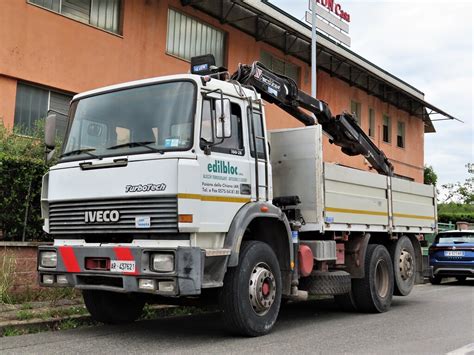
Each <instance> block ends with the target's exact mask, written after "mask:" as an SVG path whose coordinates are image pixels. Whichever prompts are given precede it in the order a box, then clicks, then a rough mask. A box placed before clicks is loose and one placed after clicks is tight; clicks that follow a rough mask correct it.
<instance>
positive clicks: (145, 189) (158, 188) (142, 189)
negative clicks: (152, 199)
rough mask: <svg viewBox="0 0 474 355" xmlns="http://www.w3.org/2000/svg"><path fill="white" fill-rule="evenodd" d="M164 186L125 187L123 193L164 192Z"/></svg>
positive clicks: (140, 185)
mask: <svg viewBox="0 0 474 355" xmlns="http://www.w3.org/2000/svg"><path fill="white" fill-rule="evenodd" d="M165 190H166V184H143V185H142V184H139V185H127V186H125V192H126V193H127V192H149V191H165Z"/></svg>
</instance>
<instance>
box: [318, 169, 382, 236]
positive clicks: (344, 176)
mask: <svg viewBox="0 0 474 355" xmlns="http://www.w3.org/2000/svg"><path fill="white" fill-rule="evenodd" d="M387 196H388V193H387V177H386V176H383V175H378V174H374V173H370V172H366V171H361V170H356V169H351V168H346V167H343V166H339V165H336V164H330V163H324V200H325V206H324V218H325V229H326V230H334V231H388V230H389V225H390V224H389V202H388V198H387Z"/></svg>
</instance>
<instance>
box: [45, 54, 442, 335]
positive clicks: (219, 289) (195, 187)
mask: <svg viewBox="0 0 474 355" xmlns="http://www.w3.org/2000/svg"><path fill="white" fill-rule="evenodd" d="M191 65H192V69H191V73H192V74H183V75H173V76H165V77H159V78H153V79H148V80H140V81H135V82H130V83H125V84H120V85H114V86H110V87H106V88H103V89H98V90H93V91H89V92H86V93H83V94H79V95H76V96H75V97H74V99H73V100H72V103H71V108H70V113H69V122H68V129H67V134H66V138H65V142H64V145H63V148H62V152H61V158H60V160H59V161H58V163H57V164H56V165H54V166H52V167H51V168H50V170H49V172H48V173H47V174H46V175H45V176H44V180H43V190H42V196H41V198H42V213H43V217H44V220H45V224H44V230H45V231H46V232H47V233H49V234H50V235H51V236H52V237H53V238H54V244H53V245H52V246H45V247H41V248H40V250H39V255H38V270H39V274H40V283H41V285H42V286H54V287H66V286H69V287H70V286H73V287H75V288H78V289H81V290H82V293H83V296H84V301H85V304H86V306H87V309H88V310H89V312H90V313H91V315H92V317H93V318H95V319H96V320H98V321H102V322H108V323H119V322H130V321H133V320H135V319H137V318H138V317H139V315H140V313H141V311H142V308H143V306H144V304H145V302H167V300H169V301H170V302H173V303H179V302H184V301H186V300H189V299H194V300H198V301H199V300H200V299H204V298H209V297H211V296H213V295H214V296H215V300H216V302H218V303H219V305H220V307H221V309H222V313H223V316H224V319H225V321H226V323H227V324H228V326H229V329H230V330H231V331H233V332H236V333H240V334H244V335H250V336H257V335H263V334H266V333H267V332H269V331H270V330H271V329H272V327H273V325H274V324H275V321H276V319H277V316H278V312H279V309H280V304H281V302H282V299H290V300H291V299H293V300H301V299H305V298H306V297H307V296H308V294H309V295H334V297H335V299H336V301H337V302H338V303H339V304H340V305H341V307H343V308H344V309H347V310H357V311H360V312H384V311H387V310H388V309H389V308H390V304H391V301H392V295H394V294H395V295H401V296H405V295H408V294H409V293H410V291H411V289H412V287H413V285H414V283H415V282H417V281H418V279H419V278H420V276H421V271H422V270H421V269H422V268H421V265H422V263H421V249H420V243H419V240H420V239H421V238H422V236H423V234H424V233H433V232H434V231H435V228H436V224H435V221H436V202H435V201H436V199H435V191H434V189H433V187H432V186H427V185H423V184H418V183H414V182H410V181H406V180H402V179H399V178H395V177H394V176H393V172H392V171H393V168H392V166H391V164H390V162H389V161H388V159H387V158H386V157H385V155H384V154H383V152H381V151H380V150H379V149H378V148H377V147H376V146H375V145H374V144H373V143H372V142H371V140H370V138H368V137H367V136H366V135H365V134H364V132H363V131H362V130H361V129H360V128H359V126H358V125H357V123H356V121H355V120H354V118H353V117H352V116H351V115H350V114H347V113H343V114H341V115H338V116H336V117H333V116H332V115H331V112H330V111H329V108H328V107H327V105H326V104H325V103H324V102H322V101H319V100H317V99H315V98H312V97H310V96H308V95H307V94H305V93H304V92H302V91H300V90H299V89H298V88H297V86H296V84H295V83H294V82H293V81H292V80H291V79H289V78H286V77H284V76H280V75H278V74H276V73H273V72H271V71H270V70H268V69H266V68H265V67H264V66H263V65H261V64H260V63H258V62H255V63H254V64H253V65H251V66H247V65H240V66H239V69H238V71H237V72H236V73H234V74H233V75H232V76H231V77H229V75H228V73H227V72H226V71H225V69H224V68H216V67H215V66H214V60H213V57H212V56H210V55H208V56H201V57H197V58H193V60H192V62H191ZM262 99H264V100H265V101H266V102H267V104H277V105H278V106H279V107H281V108H282V109H283V110H285V111H286V112H288V113H289V114H291V115H293V116H294V117H295V118H296V119H298V120H299V121H301V122H303V123H304V124H305V126H306V127H302V128H298V129H288V130H278V131H274V132H268V131H267V130H266V123H265V121H266V118H265V112H264V104H263V101H262ZM270 119H271V118H270ZM55 122H56V117H55V116H54V115H51V116H49V117H48V119H47V123H46V136H45V143H46V146H47V148H48V149H49V151H51V150H53V149H54V132H55ZM323 131H324V133H325V134H327V135H328V136H329V137H330V140H331V142H332V143H334V144H336V145H338V146H340V147H341V148H342V151H343V152H344V153H346V154H349V155H357V154H362V155H363V156H364V157H365V158H366V159H367V161H368V162H369V163H370V164H371V165H372V167H373V168H374V169H375V170H377V171H378V172H379V174H376V173H372V172H366V171H360V170H356V169H351V168H347V167H343V166H340V165H337V164H329V163H324V162H323V154H324V153H323V151H322V133H323ZM49 155H51V153H50V154H49Z"/></svg>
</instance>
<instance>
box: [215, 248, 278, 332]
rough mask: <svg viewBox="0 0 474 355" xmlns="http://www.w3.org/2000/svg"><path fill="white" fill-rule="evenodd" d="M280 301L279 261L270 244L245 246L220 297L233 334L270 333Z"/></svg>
mask: <svg viewBox="0 0 474 355" xmlns="http://www.w3.org/2000/svg"><path fill="white" fill-rule="evenodd" d="M280 302H281V273H280V266H279V264H278V259H277V257H276V255H275V253H274V252H273V250H272V249H271V248H270V246H269V245H268V244H265V243H262V242H258V241H249V242H245V243H243V244H242V248H241V250H240V255H239V265H238V266H236V267H235V268H232V269H229V270H228V271H227V273H226V276H225V279H224V286H223V288H222V290H221V294H220V306H221V309H222V311H223V316H224V320H225V322H226V323H227V327H228V329H229V331H230V332H232V333H237V334H239V335H247V336H260V335H264V334H267V333H268V332H270V330H271V329H272V328H273V325H274V324H275V322H276V320H277V317H278V312H279V310H280Z"/></svg>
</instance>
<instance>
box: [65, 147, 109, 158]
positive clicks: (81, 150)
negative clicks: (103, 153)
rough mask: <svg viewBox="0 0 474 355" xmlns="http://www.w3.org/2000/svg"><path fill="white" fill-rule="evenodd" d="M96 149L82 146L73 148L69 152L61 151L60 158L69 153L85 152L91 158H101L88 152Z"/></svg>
mask: <svg viewBox="0 0 474 355" xmlns="http://www.w3.org/2000/svg"><path fill="white" fill-rule="evenodd" d="M94 150H96V149H95V148H82V149H75V150H71V151H70V152H67V153H63V154H61V156H60V158H62V157H67V156H70V155H77V154H83V153H84V154H87V155H89V156H91V157H93V158H96V159H102V157H99V156H98V155H95V154H92V153H90V152H92V151H94Z"/></svg>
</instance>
